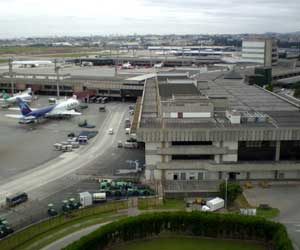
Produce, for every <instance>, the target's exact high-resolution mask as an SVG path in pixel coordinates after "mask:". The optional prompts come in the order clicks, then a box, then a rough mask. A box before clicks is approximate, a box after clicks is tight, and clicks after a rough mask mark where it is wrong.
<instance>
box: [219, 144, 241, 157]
mask: <svg viewBox="0 0 300 250" xmlns="http://www.w3.org/2000/svg"><path fill="white" fill-rule="evenodd" d="M223 147H228V148H229V149H230V150H231V151H235V153H232V154H226V155H222V161H223V162H237V160H238V155H237V150H238V142H234V141H231V142H230V141H225V142H223Z"/></svg>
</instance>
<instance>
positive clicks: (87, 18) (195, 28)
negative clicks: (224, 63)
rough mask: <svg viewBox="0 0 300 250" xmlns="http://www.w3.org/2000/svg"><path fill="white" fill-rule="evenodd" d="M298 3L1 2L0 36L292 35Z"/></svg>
mask: <svg viewBox="0 0 300 250" xmlns="http://www.w3.org/2000/svg"><path fill="white" fill-rule="evenodd" d="M299 9H300V1H299V0H285V1H282V0H252V1H250V0H243V1H242V0H222V1H220V0H125V1H124V0H109V1H99V0H85V1H81V0H80V1H79V0H51V1H50V0H43V1H41V0H0V19H1V20H0V37H12V36H39V35H43V36H46V35H85V34H88V35H90V34H116V33H118V34H128V33H131V34H132V33H141V34H147V33H157V34H163V33H181V34H183V33H198V34H199V33H206V34H207V33H247V32H254V33H262V32H266V31H276V32H291V31H296V30H299V27H300V15H299Z"/></svg>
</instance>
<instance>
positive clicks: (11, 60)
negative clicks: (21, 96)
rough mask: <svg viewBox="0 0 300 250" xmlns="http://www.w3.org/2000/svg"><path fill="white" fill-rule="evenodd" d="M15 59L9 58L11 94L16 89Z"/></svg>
mask: <svg viewBox="0 0 300 250" xmlns="http://www.w3.org/2000/svg"><path fill="white" fill-rule="evenodd" d="M12 63H13V59H12V58H9V60H8V70H9V79H10V86H11V94H12V95H13V94H14V92H15V90H14V82H13V64H12Z"/></svg>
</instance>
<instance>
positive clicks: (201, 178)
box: [198, 172, 204, 181]
mask: <svg viewBox="0 0 300 250" xmlns="http://www.w3.org/2000/svg"><path fill="white" fill-rule="evenodd" d="M198 180H199V181H201V180H204V173H203V172H199V173H198Z"/></svg>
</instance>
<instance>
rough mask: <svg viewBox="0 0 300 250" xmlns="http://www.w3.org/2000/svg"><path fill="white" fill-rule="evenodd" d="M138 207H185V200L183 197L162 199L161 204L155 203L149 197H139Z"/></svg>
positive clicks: (181, 208)
mask: <svg viewBox="0 0 300 250" xmlns="http://www.w3.org/2000/svg"><path fill="white" fill-rule="evenodd" d="M138 207H139V209H141V210H147V209H178V210H184V209H185V202H184V200H183V199H164V201H163V204H158V203H155V201H154V200H151V199H140V200H139V203H138Z"/></svg>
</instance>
